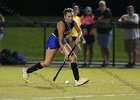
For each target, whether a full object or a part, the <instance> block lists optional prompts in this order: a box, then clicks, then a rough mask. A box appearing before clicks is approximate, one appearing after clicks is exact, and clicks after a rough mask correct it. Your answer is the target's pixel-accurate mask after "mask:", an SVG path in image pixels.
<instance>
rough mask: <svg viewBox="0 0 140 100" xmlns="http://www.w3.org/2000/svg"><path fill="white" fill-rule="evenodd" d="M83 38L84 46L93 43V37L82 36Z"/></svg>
mask: <svg viewBox="0 0 140 100" xmlns="http://www.w3.org/2000/svg"><path fill="white" fill-rule="evenodd" d="M84 38H85V40H86V44H91V43H94V42H95V37H94V35H84Z"/></svg>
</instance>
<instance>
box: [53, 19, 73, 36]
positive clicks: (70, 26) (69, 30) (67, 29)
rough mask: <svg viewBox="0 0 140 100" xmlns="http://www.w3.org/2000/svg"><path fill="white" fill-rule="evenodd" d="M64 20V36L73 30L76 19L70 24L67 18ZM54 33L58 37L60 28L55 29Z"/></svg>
mask: <svg viewBox="0 0 140 100" xmlns="http://www.w3.org/2000/svg"><path fill="white" fill-rule="evenodd" d="M62 22H63V23H64V25H65V31H64V38H65V37H66V36H67V35H68V34H69V33H70V32H71V30H72V28H73V27H74V20H73V21H72V23H71V24H70V25H68V24H67V22H66V21H65V19H64V18H63V19H62ZM54 35H55V36H56V37H58V30H57V28H56V29H55V31H54Z"/></svg>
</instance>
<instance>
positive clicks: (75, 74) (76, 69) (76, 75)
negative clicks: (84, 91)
mask: <svg viewBox="0 0 140 100" xmlns="http://www.w3.org/2000/svg"><path fill="white" fill-rule="evenodd" d="M71 69H72V71H73V75H74V78H75V80H77V81H78V80H79V71H78V65H77V63H71Z"/></svg>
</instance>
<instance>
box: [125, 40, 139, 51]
mask: <svg viewBox="0 0 140 100" xmlns="http://www.w3.org/2000/svg"><path fill="white" fill-rule="evenodd" d="M124 49H125V52H127V53H130V52H136V50H137V49H138V39H130V40H124Z"/></svg>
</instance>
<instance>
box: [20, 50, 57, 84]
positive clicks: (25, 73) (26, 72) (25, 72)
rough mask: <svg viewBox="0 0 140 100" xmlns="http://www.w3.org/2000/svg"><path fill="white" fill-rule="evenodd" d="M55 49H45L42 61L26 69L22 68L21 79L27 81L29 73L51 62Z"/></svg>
mask: <svg viewBox="0 0 140 100" xmlns="http://www.w3.org/2000/svg"><path fill="white" fill-rule="evenodd" d="M56 51H57V49H47V50H46V54H45V60H44V61H42V62H38V63H37V64H35V65H33V66H31V67H29V68H27V70H24V69H23V70H22V71H23V79H24V81H25V82H27V83H28V78H29V74H30V73H32V72H34V71H37V70H40V69H42V68H43V67H47V66H48V65H50V64H51V62H52V59H53V57H54V55H55V53H56Z"/></svg>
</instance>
